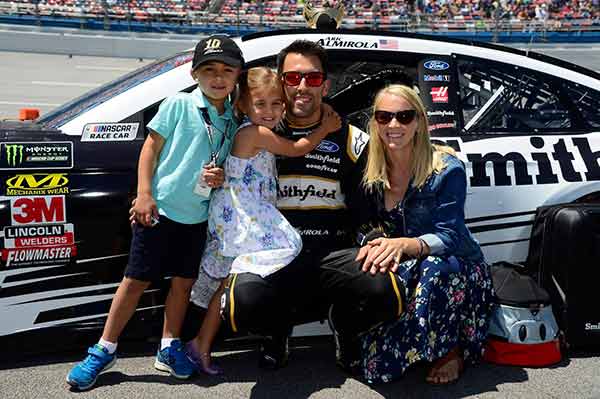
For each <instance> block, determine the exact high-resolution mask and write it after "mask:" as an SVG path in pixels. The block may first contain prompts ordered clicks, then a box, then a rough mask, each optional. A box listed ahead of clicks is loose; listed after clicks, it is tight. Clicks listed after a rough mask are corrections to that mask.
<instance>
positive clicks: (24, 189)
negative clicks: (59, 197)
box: [6, 173, 69, 196]
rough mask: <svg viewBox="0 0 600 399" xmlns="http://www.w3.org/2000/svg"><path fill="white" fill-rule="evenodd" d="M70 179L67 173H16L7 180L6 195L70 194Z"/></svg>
mask: <svg viewBox="0 0 600 399" xmlns="http://www.w3.org/2000/svg"><path fill="white" fill-rule="evenodd" d="M67 184H69V179H68V178H67V176H66V174H65V173H50V174H48V173H33V174H29V175H16V176H14V177H11V178H10V179H8V180H7V181H6V195H9V196H12V195H32V194H35V195H48V194H68V193H69V188H68V187H66V186H67Z"/></svg>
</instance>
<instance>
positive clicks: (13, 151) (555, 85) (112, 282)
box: [0, 30, 600, 351]
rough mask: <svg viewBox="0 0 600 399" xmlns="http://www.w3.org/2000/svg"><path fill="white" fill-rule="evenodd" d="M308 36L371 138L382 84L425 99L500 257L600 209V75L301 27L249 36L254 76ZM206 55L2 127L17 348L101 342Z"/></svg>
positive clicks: (558, 64)
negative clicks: (159, 137) (554, 223)
mask: <svg viewBox="0 0 600 399" xmlns="http://www.w3.org/2000/svg"><path fill="white" fill-rule="evenodd" d="M296 39H306V40H312V41H316V42H318V43H320V44H321V45H322V46H324V47H325V48H326V49H327V51H328V53H329V56H330V63H331V65H330V73H329V75H328V78H329V79H330V80H331V83H332V85H331V90H330V93H329V97H328V98H327V99H326V101H327V102H329V103H330V104H331V105H333V107H334V108H335V109H336V110H337V111H338V112H339V113H340V114H341V115H343V116H345V117H346V118H348V119H349V120H350V121H351V123H352V124H353V125H355V126H357V127H359V128H363V129H364V128H365V126H366V121H367V120H368V118H369V115H370V109H369V106H370V105H371V102H372V98H373V95H374V93H375V92H376V91H377V90H378V89H380V88H381V87H383V86H385V85H387V84H390V83H404V84H407V85H410V86H413V87H415V88H416V89H417V90H418V92H419V93H420V95H421V98H422V99H423V101H424V103H425V104H426V106H427V109H428V112H427V114H428V118H429V123H430V132H431V135H432V137H433V138H434V140H435V141H436V142H441V143H446V144H448V145H450V146H452V147H454V149H455V150H456V151H457V154H458V156H459V157H460V159H461V160H462V161H464V162H465V164H466V168H467V178H468V193H467V194H468V195H467V202H466V215H467V224H468V227H469V228H470V230H471V232H473V233H474V234H475V237H476V238H477V239H478V240H479V242H480V244H481V246H482V249H483V251H484V253H485V255H486V257H487V259H488V261H489V262H490V263H491V262H495V261H501V260H506V261H522V260H524V259H525V257H526V256H527V251H528V244H529V238H530V233H531V227H532V223H533V218H534V215H535V212H536V208H538V207H540V206H542V205H550V204H556V203H569V202H577V201H586V202H596V203H597V202H600V163H599V158H600V112H598V110H599V109H600V75H599V74H598V73H596V72H593V71H590V70H587V69H585V68H582V67H578V66H576V65H572V64H569V63H567V62H564V61H559V60H556V59H553V58H550V57H547V56H542V55H539V54H536V53H533V52H527V53H526V52H523V51H519V50H514V49H509V48H504V47H500V46H496V45H489V44H476V43H472V42H465V41H458V40H446V39H443V38H441V37H439V36H435V37H433V36H425V35H419V34H402V33H391V32H385V33H384V32H370V31H343V30H340V31H330V32H321V31H316V30H289V31H277V32H264V33H257V34H252V35H248V36H244V37H241V38H237V39H236V41H237V42H238V44H239V46H240V48H241V49H242V51H243V53H244V57H245V58H246V60H247V66H248V67H251V66H257V65H267V66H275V61H276V55H277V53H278V52H279V51H280V50H281V49H283V48H284V47H285V46H287V45H288V44H290V43H291V42H292V41H294V40H296ZM191 60H192V51H191V50H190V51H187V52H183V53H180V54H176V55H174V56H173V57H170V58H167V59H164V60H161V61H158V62H155V63H153V64H151V65H148V66H145V67H142V68H140V69H139V70H137V71H135V72H132V73H130V74H128V75H126V76H123V77H122V78H120V79H118V80H116V81H113V82H111V83H109V84H106V85H104V86H102V87H99V88H97V89H95V90H92V91H91V92H89V93H87V94H85V95H83V96H81V97H79V98H77V99H75V100H73V101H71V102H69V103H67V104H65V105H63V106H61V107H59V108H57V109H55V110H53V111H52V112H50V113H48V114H47V115H45V116H43V117H42V118H40V119H38V120H36V121H35V122H33V123H31V122H22V123H19V122H2V123H0V184H1V186H2V188H1V193H0V195H1V198H0V223H1V226H0V234H1V237H0V238H1V241H0V245H1V263H0V320H2V322H1V323H0V341H1V342H3V343H5V344H6V343H8V342H10V345H8V346H10V347H11V348H17V347H26V348H27V349H28V350H30V351H36V350H42V347H46V348H47V347H48V345H47V342H53V343H56V345H58V344H59V343H64V344H66V345H70V344H72V343H73V342H74V340H76V339H77V337H84V336H86V334H83V333H90V334H92V335H93V336H94V337H97V336H98V335H99V334H100V331H101V328H102V327H103V324H104V321H105V317H106V315H107V313H108V309H109V306H110V303H111V300H112V297H113V295H114V293H115V291H116V288H117V286H118V284H119V282H120V280H121V278H122V273H123V270H124V267H125V265H126V263H127V257H128V249H129V242H130V237H131V229H130V226H129V221H128V209H129V207H130V204H131V200H132V198H133V196H134V193H135V188H136V167H137V159H138V155H139V151H140V149H141V146H142V143H143V141H144V139H145V136H146V135H147V133H148V132H147V129H146V127H145V126H146V124H147V123H148V122H149V121H150V119H151V118H152V117H153V115H154V114H155V113H156V112H157V109H158V106H159V104H160V103H161V101H162V100H163V99H164V98H165V97H167V96H169V95H172V94H175V93H177V92H179V91H191V90H192V89H194V87H195V82H194V81H193V80H192V78H191V76H190V73H189V72H190V66H191ZM356 137H362V136H360V135H357V136H356ZM352 144H353V145H357V146H360V145H364V143H359V142H356V143H352ZM315 151H318V149H317V150H315ZM314 158H315V159H316V161H315V162H321V161H319V159H320V160H322V162H327V157H314ZM167 286H168V281H167V280H165V281H163V282H162V283H160V284H154V285H152V286H151V288H150V289H148V290H147V291H146V292H145V294H144V295H143V297H142V299H141V302H140V305H139V307H138V310H137V312H136V313H135V315H134V317H133V319H132V320H131V322H130V323H129V325H128V327H127V329H126V331H125V335H124V338H125V339H126V338H128V337H129V338H132V339H144V338H148V337H150V336H157V335H159V331H160V326H161V323H162V319H161V315H162V308H163V303H164V299H165V294H166V290H165V288H166V287H167ZM40 337H43V340H42V339H40ZM82 339H84V338H82ZM88 343H89V342H88ZM3 347H6V346H3Z"/></svg>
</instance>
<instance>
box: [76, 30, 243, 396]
mask: <svg viewBox="0 0 600 399" xmlns="http://www.w3.org/2000/svg"><path fill="white" fill-rule="evenodd" d="M243 64H244V58H243V57H242V52H241V50H240V49H239V48H238V46H237V45H236V44H235V42H234V41H233V40H231V39H229V38H228V37H226V36H222V35H215V36H210V37H208V38H205V39H202V40H201V41H200V42H199V43H198V44H197V46H196V50H195V53H194V58H193V62H192V72H191V74H192V77H193V78H194V79H195V80H196V81H197V82H198V88H197V89H196V90H194V91H193V92H191V93H178V94H176V95H174V96H172V97H169V98H167V99H166V100H165V101H164V102H163V103H162V104H161V106H160V108H159V110H158V113H157V114H156V116H155V117H154V118H153V119H152V120H151V121H150V123H149V124H148V129H149V130H150V134H149V135H148V137H147V139H146V141H145V143H144V146H143V148H142V151H141V154H140V160H139V167H138V189H137V199H136V201H135V203H134V205H133V208H132V209H131V216H132V218H133V219H134V220H135V222H136V223H134V225H133V239H132V242H131V249H130V254H129V263H128V265H127V268H126V269H125V277H124V278H123V280H122V282H121V284H120V285H119V288H118V289H117V292H116V294H115V296H114V299H113V302H112V305H111V307H110V311H109V314H108V319H107V321H106V325H105V326H104V331H103V333H102V337H101V338H100V341H99V342H98V343H97V344H96V345H94V346H92V347H90V348H89V349H88V356H87V357H86V358H85V359H84V360H83V361H82V362H80V363H78V364H77V365H75V366H74V367H73V368H72V370H71V371H70V372H69V374H68V375H67V382H68V383H69V384H70V385H71V386H73V387H74V388H76V389H79V390H85V389H89V388H91V387H92V386H93V385H94V384H95V382H96V379H97V377H98V374H100V373H101V372H103V371H105V370H107V369H108V368H110V367H112V366H113V365H114V364H115V361H116V360H117V356H116V349H117V341H118V339H119V336H120V335H121V332H122V331H123V328H125V325H126V324H127V322H128V321H129V319H130V318H131V316H133V314H134V312H135V308H136V306H137V304H138V302H139V300H140V298H141V296H142V294H143V293H144V291H145V290H146V288H148V286H149V285H150V283H151V282H152V281H158V280H161V281H162V279H163V278H164V277H165V276H172V279H171V289H170V291H169V294H168V296H167V299H166V303H165V320H164V326H163V335H162V339H161V343H160V347H159V349H158V351H157V355H156V360H155V362H154V367H155V368H157V369H158V370H162V371H167V372H169V373H170V374H171V375H172V376H174V377H176V378H180V379H185V378H188V377H190V376H191V375H192V374H193V372H194V370H195V367H194V364H193V363H192V362H191V361H190V359H189V358H188V357H187V355H186V353H185V350H184V347H183V344H182V342H181V340H180V339H179V336H180V331H181V324H182V322H183V317H184V315H185V312H186V308H187V306H188V303H189V296H190V290H191V288H192V285H193V284H194V281H195V280H196V278H197V276H198V266H199V265H200V256H201V254H202V247H203V246H204V242H205V240H206V226H207V222H206V220H207V217H208V202H209V196H210V191H211V188H212V187H217V186H219V185H221V184H222V182H223V170H222V169H221V168H220V167H218V166H217V165H220V164H221V163H222V162H223V161H224V159H225V157H226V156H227V154H228V153H229V148H230V147H231V137H232V135H233V132H234V131H235V129H236V125H237V124H236V122H235V119H234V117H233V112H232V107H231V104H230V103H229V100H228V98H229V95H230V94H231V93H232V92H233V90H234V88H235V85H236V82H237V78H238V75H239V73H240V70H241V68H242V66H243ZM201 165H202V166H201Z"/></svg>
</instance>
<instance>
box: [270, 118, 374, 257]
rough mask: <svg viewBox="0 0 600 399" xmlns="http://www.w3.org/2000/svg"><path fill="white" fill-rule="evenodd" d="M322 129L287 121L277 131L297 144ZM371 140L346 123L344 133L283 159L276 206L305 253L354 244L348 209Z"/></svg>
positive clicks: (279, 165)
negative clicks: (304, 153) (292, 123)
mask: <svg viewBox="0 0 600 399" xmlns="http://www.w3.org/2000/svg"><path fill="white" fill-rule="evenodd" d="M317 126H318V124H315V125H312V126H306V127H297V126H293V125H290V124H289V122H287V121H283V122H282V123H281V124H280V126H278V128H277V133H278V134H280V135H281V136H283V137H286V138H288V139H291V140H297V139H299V138H300V137H302V136H306V135H307V134H308V133H310V132H311V131H312V129H314V128H315V127H317ZM368 139H369V136H368V135H367V134H366V133H365V132H363V131H362V130H360V129H358V128H357V127H355V126H352V125H349V124H347V123H346V122H345V121H344V122H343V125H342V127H341V129H340V130H338V131H337V132H335V133H330V134H329V135H327V137H325V139H324V140H322V141H321V143H320V144H319V145H318V146H317V148H315V149H314V150H313V151H311V152H310V153H308V154H306V155H304V156H301V157H295V158H288V157H279V158H278V160H277V170H278V173H279V195H278V200H277V207H278V208H279V209H280V210H281V212H282V213H283V214H284V215H285V217H286V218H287V219H288V220H289V221H290V223H291V224H292V225H293V226H294V227H295V228H296V229H298V231H299V232H300V234H301V235H302V241H303V248H304V249H310V250H323V251H331V250H335V249H340V248H346V247H348V246H351V245H352V244H353V240H351V237H350V234H349V229H350V223H349V222H350V220H349V213H348V206H347V205H348V201H349V194H350V193H351V192H352V191H353V190H354V189H355V188H356V187H358V184H359V183H360V179H361V177H362V172H363V171H362V170H360V169H361V168H359V166H358V165H359V163H358V159H359V157H360V156H361V154H362V152H363V150H364V149H365V147H366V145H367V143H368ZM363 156H366V151H365V153H364V154H363ZM361 164H362V162H361Z"/></svg>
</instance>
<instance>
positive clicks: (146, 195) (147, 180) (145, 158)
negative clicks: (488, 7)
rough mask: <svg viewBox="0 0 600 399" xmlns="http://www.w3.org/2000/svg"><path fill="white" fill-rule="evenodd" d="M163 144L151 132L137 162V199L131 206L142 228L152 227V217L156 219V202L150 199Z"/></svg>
mask: <svg viewBox="0 0 600 399" xmlns="http://www.w3.org/2000/svg"><path fill="white" fill-rule="evenodd" d="M164 144H165V139H164V138H163V137H162V136H161V135H160V134H158V133H156V132H155V131H153V130H150V134H149V135H148V137H147V138H146V141H145V142H144V145H143V146H142V152H141V153H140V159H139V161H138V186H137V199H136V202H135V205H134V206H133V209H132V210H133V212H134V216H135V219H136V221H137V222H139V223H141V224H143V225H144V226H151V225H152V216H154V217H155V218H156V219H158V209H157V207H156V202H154V198H152V178H153V177H154V171H155V170H156V164H157V161H158V156H159V155H160V152H161V150H162V148H163V146H164Z"/></svg>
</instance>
